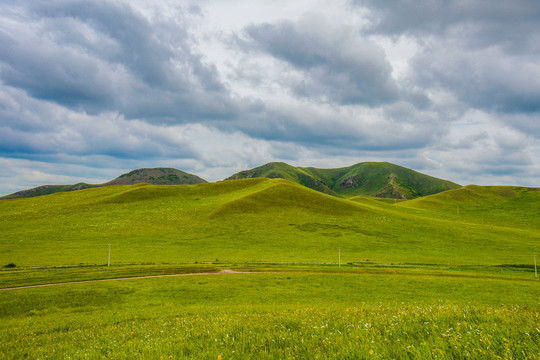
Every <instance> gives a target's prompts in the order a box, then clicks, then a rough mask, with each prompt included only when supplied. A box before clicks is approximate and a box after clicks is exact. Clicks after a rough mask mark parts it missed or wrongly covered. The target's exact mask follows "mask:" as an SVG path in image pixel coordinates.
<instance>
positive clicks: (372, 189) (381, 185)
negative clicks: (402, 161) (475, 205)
mask: <svg viewBox="0 0 540 360" xmlns="http://www.w3.org/2000/svg"><path fill="white" fill-rule="evenodd" d="M254 177H266V178H270V179H274V178H282V179H287V180H290V181H293V182H295V183H298V184H300V185H303V186H306V187H309V188H311V189H314V190H317V191H320V192H323V193H325V194H329V195H334V196H341V197H352V196H358V195H370V196H376V197H381V198H391V199H414V198H417V197H420V196H426V195H431V194H436V193H439V192H442V191H446V190H451V189H456V188H459V187H460V185H458V184H454V183H452V182H450V181H447V180H441V179H437V178H434V177H431V176H428V175H424V174H421V173H418V172H416V171H413V170H411V169H407V168H404V167H401V166H398V165H394V164H390V163H386V162H382V163H379V162H364V163H359V164H356V165H352V166H349V167H344V168H337V169H317V168H313V167H295V166H291V165H288V164H286V163H282V162H273V163H268V164H266V165H263V166H260V167H257V168H254V169H251V170H244V171H241V172H239V173H236V174H234V175H232V176H231V177H229V178H228V179H227V180H233V179H246V178H254Z"/></svg>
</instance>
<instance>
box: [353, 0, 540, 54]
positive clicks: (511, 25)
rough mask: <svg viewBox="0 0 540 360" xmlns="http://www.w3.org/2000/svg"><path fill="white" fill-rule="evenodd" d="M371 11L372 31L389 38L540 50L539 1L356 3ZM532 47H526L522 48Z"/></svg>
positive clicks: (355, 0)
mask: <svg viewBox="0 0 540 360" xmlns="http://www.w3.org/2000/svg"><path fill="white" fill-rule="evenodd" d="M352 3H353V4H355V5H358V6H363V7H366V8H368V9H369V11H370V13H371V14H370V20H371V24H370V26H368V29H369V30H370V31H373V32H375V33H384V34H389V35H403V34H410V35H412V36H434V35H435V36H452V37H456V36H457V37H459V38H460V40H462V41H464V42H466V43H468V44H470V45H474V46H475V47H478V46H489V45H492V44H502V45H504V46H505V47H507V48H508V49H509V50H512V51H513V52H515V51H516V50H517V49H523V50H525V51H526V52H528V53H530V51H531V50H533V51H538V50H540V45H539V44H538V43H537V42H533V40H534V39H537V38H538V25H539V23H540V3H539V2H538V1H536V0H516V1H491V0H468V1H460V0H389V1H367V0H352ZM524 44H528V45H532V48H531V47H529V46H528V47H527V48H524V47H522V46H521V45H524Z"/></svg>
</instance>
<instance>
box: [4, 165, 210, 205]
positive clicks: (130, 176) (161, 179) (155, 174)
mask: <svg viewBox="0 0 540 360" xmlns="http://www.w3.org/2000/svg"><path fill="white" fill-rule="evenodd" d="M205 182H207V181H206V180H204V179H201V178H200V177H198V176H196V175H193V174H189V173H186V172H183V171H181V170H177V169H173V168H150V169H137V170H133V171H130V172H129V173H127V174H123V175H120V176H119V177H117V178H116V179H114V180H111V181H109V182H106V183H104V184H86V183H78V184H75V185H41V186H38V187H35V188H32V189H28V190H22V191H18V192H16V193H13V194H10V195H6V196H3V197H0V199H18V198H27V197H35V196H41V195H49V194H54V193H58V192H66V191H75V190H82V189H89V188H96V187H102V186H110V185H133V184H139V183H148V184H152V185H193V184H202V183H205Z"/></svg>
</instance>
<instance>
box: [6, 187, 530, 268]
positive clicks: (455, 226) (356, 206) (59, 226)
mask: <svg viewBox="0 0 540 360" xmlns="http://www.w3.org/2000/svg"><path fill="white" fill-rule="evenodd" d="M537 190H538V189H526V188H498V187H467V188H464V189H457V190H453V191H450V192H446V193H441V194H437V195H432V196H428V197H425V198H421V199H416V200H412V201H404V202H398V203H397V205H394V202H393V201H392V202H385V201H377V200H375V198H370V197H355V198H352V199H351V200H346V199H341V198H337V197H332V196H328V195H325V194H322V193H320V192H317V191H313V190H311V189H308V188H306V187H303V186H300V185H298V184H296V183H293V182H290V181H287V180H283V179H265V178H253V179H244V180H235V181H223V182H218V183H206V184H199V185H178V186H157V185H149V184H139V185H118V186H108V187H100V188H93V189H86V190H81V191H75V192H69V193H57V194H53V195H48V196H40V197H34V198H26V199H12V200H5V201H1V202H0V214H2V216H1V217H0V228H2V237H1V239H0V247H1V248H2V252H1V253H0V264H8V263H15V264H17V265H27V266H30V265H57V264H79V263H83V264H103V263H106V261H107V251H108V243H109V242H110V243H111V244H112V261H113V262H114V263H144V262H152V263H155V262H194V261H197V262H204V261H216V260H220V261H232V262H235V261H239V262H282V261H286V262H322V263H326V262H336V261H337V249H338V248H340V249H341V261H342V262H343V263H346V262H351V263H353V262H360V261H366V260H369V261H374V262H376V263H384V264H390V263H430V264H479V263H480V264H491V265H493V264H527V263H529V262H530V258H531V254H532V252H533V251H535V250H536V251H537V250H539V249H538V247H539V240H538V239H539V237H538V231H539V230H540V223H539V222H538V220H536V216H535V214H537V213H538V210H539V209H538V204H539V203H540V202H539V201H538V200H540V199H539V198H538V196H539V194H540V191H537ZM513 193H516V194H517V195H516V196H515V197H514V196H510V195H511V194H513ZM482 196H483V197H482ZM503 200H504V201H505V202H503ZM456 204H459V206H460V213H459V214H455V213H454V209H455V208H456ZM499 207H500V209H499ZM486 209H495V210H497V209H499V210H500V211H499V210H497V211H493V214H494V215H493V216H490V212H491V210H490V211H487V210H486Z"/></svg>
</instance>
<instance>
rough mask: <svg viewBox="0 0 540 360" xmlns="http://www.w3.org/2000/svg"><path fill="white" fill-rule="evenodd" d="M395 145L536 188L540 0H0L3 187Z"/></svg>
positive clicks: (481, 180) (499, 181)
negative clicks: (160, 168) (139, 169)
mask: <svg viewBox="0 0 540 360" xmlns="http://www.w3.org/2000/svg"><path fill="white" fill-rule="evenodd" d="M271 161H284V162H286V163H289V164H291V165H295V166H313V167H319V168H337V167H344V166H350V165H352V164H355V163H359V162H364V161H388V162H392V163H395V164H398V165H401V166H405V167H408V168H411V169H414V170H416V171H419V172H422V173H425V174H428V175H431V176H435V177H439V178H443V179H447V180H451V181H454V182H456V183H459V184H462V185H466V184H478V185H521V186H535V187H539V186H540V2H539V1H538V0H514V1H495V2H494V1H491V0H455V1H454V0H399V1H398V0H387V1H367V0H326V1H323V0H297V1H290V0H269V1H255V0H208V1H200V0H199V1H190V0H184V1H177V0H157V1H155V0H154V1H149V0H129V1H121V0H116V1H109V0H100V1H87V0H84V1H83V0H44V1H41V0H32V1H16V0H0V170H1V171H0V195H6V194H9V193H12V192H15V191H19V190H22V189H27V188H31V187H35V186H38V185H43V184H74V183H78V182H87V183H94V184H97V183H103V182H106V181H109V180H112V179H113V178H116V177H117V176H119V175H120V174H123V173H125V172H128V171H130V170H133V169H137V168H144V167H174V168H177V169H180V170H183V171H186V172H189V173H193V174H196V175H198V176H200V177H202V178H204V179H206V180H208V181H217V180H221V179H224V178H226V177H228V176H230V175H232V174H233V173H236V172H238V171H240V170H245V169H249V168H253V167H256V166H260V165H263V164H265V163H267V162H271Z"/></svg>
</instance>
